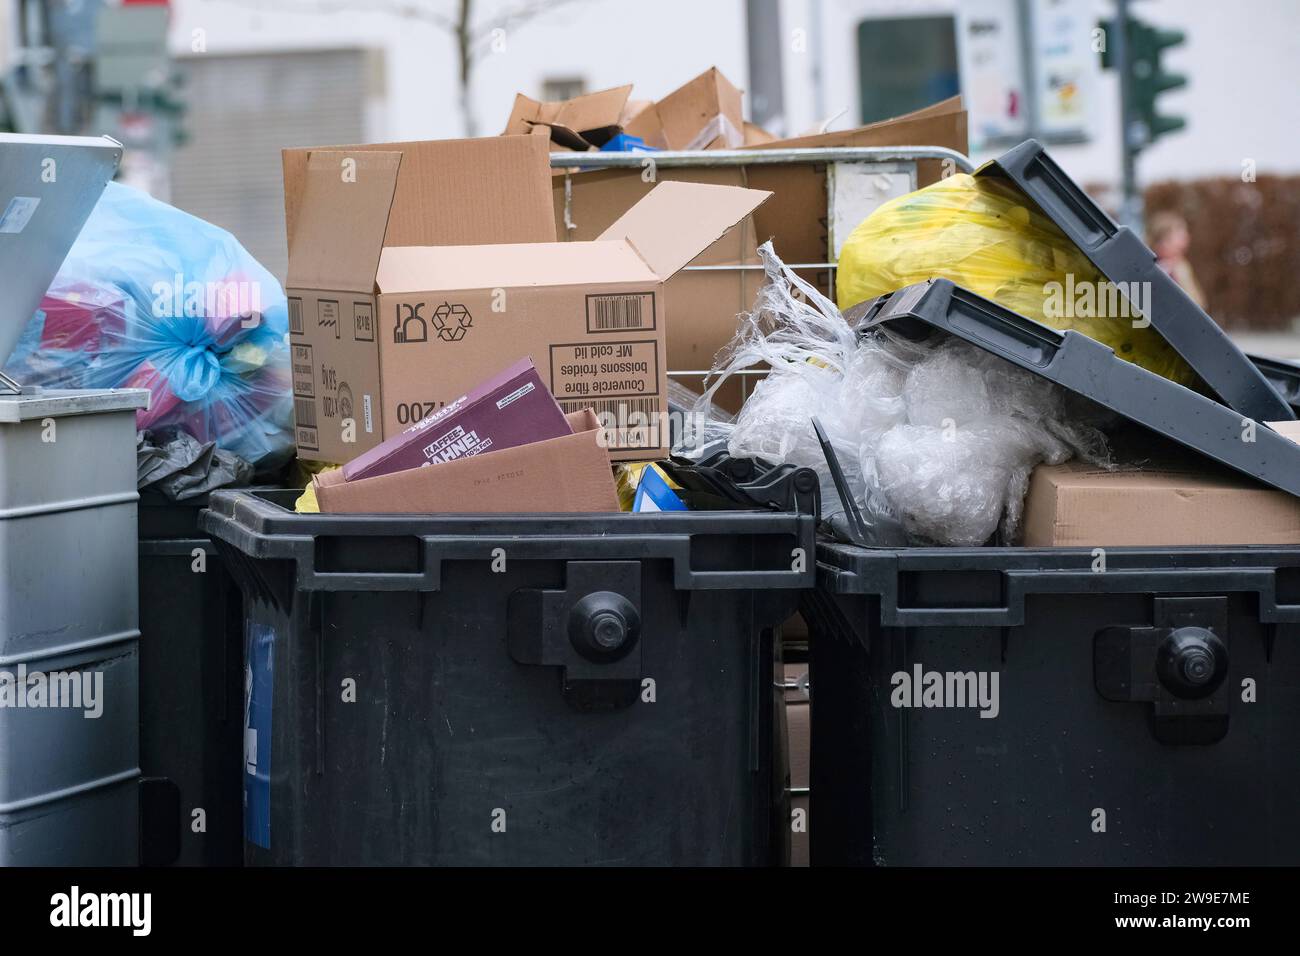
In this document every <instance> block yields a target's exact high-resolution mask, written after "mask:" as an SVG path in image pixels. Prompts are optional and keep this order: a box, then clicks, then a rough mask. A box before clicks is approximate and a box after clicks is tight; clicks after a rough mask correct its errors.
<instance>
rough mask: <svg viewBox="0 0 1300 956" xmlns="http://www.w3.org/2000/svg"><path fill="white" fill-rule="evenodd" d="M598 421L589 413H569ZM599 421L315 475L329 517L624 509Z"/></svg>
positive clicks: (318, 496) (580, 418) (317, 496)
mask: <svg viewBox="0 0 1300 956" xmlns="http://www.w3.org/2000/svg"><path fill="white" fill-rule="evenodd" d="M569 418H570V420H571V421H572V420H573V419H574V418H578V419H579V420H580V421H581V422H582V423H583V424H587V425H594V423H595V422H596V418H595V415H593V414H592V413H591V412H590V410H584V412H579V413H575V414H574V415H572V416H569ZM600 435H601V432H600V429H599V427H598V426H596V427H591V428H587V429H586V430H584V431H580V432H575V433H574V434H572V435H564V436H562V437H560V438H551V439H548V440H546V441H539V442H534V443H532V444H531V445H519V446H517V447H515V448H507V449H504V450H502V451H493V452H486V453H484V454H482V455H474V456H473V457H470V458H458V459H456V460H455V461H449V462H444V463H443V464H440V465H430V466H429V467H427V468H411V469H408V470H406V471H399V472H396V473H394V474H391V475H381V476H380V477H378V478H362V479H359V480H357V481H343V480H342V472H341V471H337V472H326V473H324V474H321V475H317V476H316V477H315V478H314V479H313V483H314V487H315V489H316V498H317V500H318V501H319V503H320V509H321V511H322V512H324V513H328V514H340V513H342V514H500V513H505V512H531V513H544V512H555V513H573V512H584V511H601V512H603V511H618V510H619V505H618V494H617V492H616V490H615V487H614V477H613V472H612V471H611V468H610V461H609V452H608V451H607V450H606V449H605V447H604V446H603V445H602V443H601V440H600Z"/></svg>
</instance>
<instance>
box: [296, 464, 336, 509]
mask: <svg viewBox="0 0 1300 956" xmlns="http://www.w3.org/2000/svg"><path fill="white" fill-rule="evenodd" d="M339 467H340V466H338V465H327V464H325V463H324V462H319V461H303V460H301V459H298V460H296V461H295V462H294V468H293V473H292V474H291V476H290V479H289V484H290V486H291V487H301V488H302V494H300V495H299V496H298V498H297V500H295V501H294V503H293V510H294V511H296V512H298V514H300V515H303V514H309V515H314V514H320V503H319V502H318V501H317V500H316V488H315V486H314V485H312V482H311V479H312V476H313V475H321V474H324V473H325V472H327V471H336V470H337V469H338V468H339Z"/></svg>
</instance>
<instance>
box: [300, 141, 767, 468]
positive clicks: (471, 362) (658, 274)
mask: <svg viewBox="0 0 1300 956" xmlns="http://www.w3.org/2000/svg"><path fill="white" fill-rule="evenodd" d="M454 142H455V141H453V143H454ZM462 142H468V143H476V144H489V146H490V145H491V144H507V145H509V146H510V147H511V148H512V149H513V150H515V151H517V152H521V153H523V154H525V155H527V156H530V157H533V159H534V160H535V162H534V161H530V163H529V164H526V165H525V166H524V168H522V169H519V170H517V171H516V174H515V175H505V176H503V178H502V179H501V181H498V182H495V183H492V184H491V185H488V184H487V183H486V182H484V179H483V176H482V175H481V170H480V171H475V172H473V173H469V172H466V171H464V170H463V169H462V168H461V161H459V160H457V159H456V154H455V151H453V152H452V154H451V155H449V156H448V163H449V166H448V168H447V169H446V170H445V171H444V175H445V176H446V177H447V178H451V179H453V180H454V179H457V178H460V177H463V182H462V184H463V185H464V186H465V187H466V191H465V192H462V193H458V195H459V197H460V200H459V201H460V204H461V207H463V208H460V209H459V214H460V216H459V218H458V217H457V216H451V217H450V219H449V220H448V222H447V225H446V229H445V231H444V230H443V228H441V226H440V225H439V221H438V218H437V217H438V214H439V212H440V211H441V210H443V209H444V208H447V207H449V206H452V207H453V208H452V211H453V212H455V211H457V210H456V208H454V204H449V203H445V202H440V203H433V204H429V203H424V202H422V201H421V200H422V198H424V197H425V195H426V194H425V193H424V192H419V191H417V192H416V193H415V194H414V195H412V194H411V191H410V190H407V196H408V200H409V201H410V202H412V203H413V204H414V205H415V206H416V207H418V209H419V210H421V211H422V212H423V214H424V215H426V216H432V217H433V218H434V222H433V223H428V222H423V220H421V222H422V225H421V227H420V229H419V230H418V231H417V230H415V229H413V228H409V227H408V223H410V221H411V219H412V216H413V214H412V212H411V209H410V208H408V207H406V206H402V205H401V203H400V202H399V198H400V196H401V195H402V192H403V186H402V184H403V183H404V182H406V181H407V180H406V177H407V175H408V172H409V168H408V167H407V159H408V156H407V153H408V150H406V149H394V150H383V149H369V150H360V149H355V150H354V149H352V148H347V149H342V150H309V151H307V153H306V155H305V156H299V155H298V154H297V153H295V154H294V155H293V157H292V158H293V161H294V167H293V170H292V171H293V174H294V183H295V184H296V185H295V188H293V189H290V179H289V175H290V162H289V160H290V156H289V154H286V166H285V168H286V189H287V190H288V191H289V194H290V195H292V197H293V201H294V206H295V214H294V216H293V217H292V221H293V223H294V225H293V229H292V231H291V233H290V245H289V282H288V286H289V291H288V294H289V299H290V329H291V333H292V360H293V372H294V395H295V401H294V407H295V413H296V418H297V435H298V447H299V456H300V457H302V458H304V459H307V460H317V461H330V462H335V463H339V464H342V463H346V462H348V461H350V460H351V459H352V458H354V457H356V456H357V455H358V454H361V453H362V452H365V451H367V450H368V449H370V448H372V447H374V446H375V445H377V444H378V443H379V442H380V441H382V440H383V439H385V438H388V437H391V436H393V435H395V434H397V433H398V432H400V431H402V430H403V429H404V428H406V427H407V426H409V425H411V424H413V423H415V422H417V421H419V420H420V419H422V418H424V417H426V416H427V415H429V414H430V413H432V412H434V411H436V410H437V409H439V408H441V407H442V406H443V405H445V404H446V403H448V402H450V401H454V400H455V399H456V398H458V397H459V396H461V395H463V394H465V393H466V392H467V391H469V390H470V389H471V388H473V387H474V385H475V384H477V383H478V382H479V381H481V380H482V379H483V378H484V377H485V376H487V375H489V374H491V373H492V372H493V371H495V370H497V369H499V368H500V367H501V366H502V365H503V364H506V363H510V362H513V361H516V360H518V359H522V358H524V357H527V356H532V357H533V358H534V359H535V360H536V361H537V364H538V370H539V372H540V373H541V376H542V379H543V381H544V382H546V384H547V387H548V388H550V389H551V391H552V393H553V394H554V395H555V397H556V398H557V399H558V400H559V401H560V402H561V407H562V408H563V409H564V410H565V411H566V412H570V411H576V410H578V409H580V408H584V407H593V408H595V409H596V411H597V412H598V414H600V415H601V417H602V420H603V421H605V422H606V423H607V425H609V427H610V428H611V436H610V440H611V451H612V455H613V457H614V458H615V459H616V460H635V459H638V458H652V457H656V456H658V455H662V454H665V453H666V451H667V448H666V443H667V432H668V428H667V412H668V402H667V366H666V362H665V360H664V335H665V321H666V318H665V306H664V294H663V284H664V281H665V280H666V279H668V278H669V277H670V276H672V275H673V274H674V273H675V272H676V271H677V270H678V269H680V268H681V267H682V266H684V265H685V264H686V263H687V262H689V261H690V260H691V259H693V258H695V257H696V256H697V255H698V254H699V253H700V252H701V251H703V250H704V249H706V248H708V247H709V246H710V245H711V244H712V243H713V242H714V241H715V240H717V239H718V238H719V237H720V236H722V235H723V234H724V233H726V232H727V231H728V229H730V228H731V227H732V226H733V225H734V224H735V223H736V222H738V221H740V220H743V219H745V217H747V216H748V215H749V214H750V213H751V212H752V211H753V210H754V209H755V208H757V207H758V206H759V205H760V204H761V203H762V202H763V201H764V200H765V199H767V198H768V195H769V194H768V193H765V192H762V191H758V190H750V189H741V188H735V187H724V186H703V185H697V184H686V183H663V184H661V185H660V186H659V187H658V188H656V189H655V190H653V191H652V192H651V193H650V194H648V195H647V196H646V197H645V198H644V199H643V200H642V201H641V202H639V203H637V204H636V205H635V206H633V207H632V208H631V209H629V210H627V211H626V212H625V213H624V214H623V215H622V216H620V217H619V218H618V219H617V221H615V222H613V223H612V224H611V225H610V226H609V227H608V228H607V229H605V230H604V231H603V232H602V233H601V234H600V235H599V236H598V237H596V239H595V240H594V241H591V242H566V243H558V242H556V241H555V231H554V220H553V217H552V213H551V210H550V208H549V205H547V206H546V207H545V209H544V212H539V211H538V210H537V209H536V208H535V207H536V206H537V199H538V198H539V196H548V197H549V194H548V193H547V192H546V191H547V190H548V189H549V184H550V176H549V171H548V168H547V167H546V166H545V160H546V151H545V150H546V145H547V143H546V140H545V138H544V137H540V136H518V137H510V136H504V137H495V138H489V139H484V140H477V141H475V140H471V141H462ZM444 145H445V144H421V145H420V148H419V150H418V152H421V153H423V152H427V151H433V152H437V151H438V150H437V149H434V148H435V147H442V146H444ZM426 147H428V149H426ZM457 148H458V149H459V146H458V147H457ZM478 149H479V150H480V151H482V150H483V148H482V147H478ZM478 158H479V159H480V160H481V161H482V163H483V165H484V167H485V168H486V169H487V170H488V171H489V173H492V172H495V173H496V174H498V175H499V174H501V173H502V164H501V163H500V162H493V160H494V158H498V159H499V157H498V156H497V154H496V153H495V152H493V151H492V150H486V151H483V152H482V155H481V156H479V157H478ZM300 167H301V168H300ZM434 168H438V167H430V166H422V167H421V168H420V169H419V170H418V172H419V177H418V179H419V181H423V179H424V177H425V175H426V174H427V173H429V172H431V171H432V170H433V169H434ZM341 169H342V170H344V171H345V172H349V173H350V174H351V175H350V176H341V175H340V170H341ZM403 170H408V172H403ZM434 178H435V179H436V177H434ZM427 185H428V193H429V194H431V195H438V194H439V192H440V191H441V190H443V189H444V187H443V186H442V184H440V183H433V182H431V183H428V184H427ZM516 187H518V188H519V189H520V191H521V192H522V193H523V197H522V199H521V202H522V207H521V208H522V214H523V216H524V219H523V221H522V222H521V223H519V224H516V225H514V226H512V227H511V228H505V227H504V226H502V227H501V228H499V229H495V230H487V231H486V234H487V235H493V236H501V235H517V234H520V233H523V234H526V235H530V236H534V238H533V239H531V240H529V241H526V242H509V243H484V242H482V241H478V244H474V245H464V244H447V243H446V242H445V241H443V240H444V239H445V237H447V236H459V235H465V234H473V235H475V236H476V237H477V238H478V240H481V239H482V237H483V235H484V234H485V233H484V231H483V230H482V229H471V228H469V227H468V225H467V224H461V222H460V219H463V218H466V217H472V215H473V213H472V211H473V210H474V209H475V208H476V206H477V204H478V203H479V202H480V201H483V202H484V203H486V204H487V208H488V210H489V211H490V212H491V213H492V214H493V217H494V218H495V217H496V214H497V212H498V211H504V210H503V208H502V207H504V206H507V205H508V204H509V196H510V195H511V194H512V192H513V191H514V190H515V188H516ZM503 197H505V198H503ZM287 201H288V200H287ZM542 216H545V218H546V220H547V222H548V224H549V225H548V228H547V229H546V230H545V235H544V236H543V237H541V238H536V234H537V233H538V232H539V231H540V230H539V229H538V226H539V225H540V223H539V222H538V221H537V220H540V219H541V218H542ZM417 218H418V217H417Z"/></svg>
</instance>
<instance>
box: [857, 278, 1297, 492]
mask: <svg viewBox="0 0 1300 956" xmlns="http://www.w3.org/2000/svg"><path fill="white" fill-rule="evenodd" d="M845 318H846V319H847V320H848V321H849V322H850V323H851V324H853V325H854V326H855V327H857V328H858V329H859V330H860V331H862V330H866V329H868V328H870V327H872V326H875V325H879V324H882V323H891V324H893V325H894V326H895V328H896V329H897V330H898V331H900V332H902V333H904V334H908V332H909V326H911V331H912V332H915V331H916V330H917V323H918V322H919V323H921V327H922V328H925V329H928V328H934V329H939V330H942V331H944V332H947V333H948V334H950V335H955V336H957V337H958V338H960V339H964V340H965V341H967V342H970V343H971V344H972V345H976V346H978V347H979V348H982V349H984V350H985V351H986V352H991V353H992V354H994V355H997V356H1000V357H1001V358H1004V359H1006V360H1007V361H1009V362H1012V363H1014V364H1016V365H1019V366H1020V367H1021V368H1024V369H1027V370H1029V371H1030V372H1033V373H1034V374H1036V375H1040V376H1042V377H1043V378H1045V379H1048V380H1049V381H1052V382H1055V383H1056V384H1058V385H1061V386H1063V387H1065V388H1068V389H1069V390H1070V391H1072V392H1076V393H1078V394H1079V395H1082V396H1084V397H1085V398H1089V399H1091V400H1092V401H1094V402H1096V403H1097V404H1098V405H1101V406H1103V407H1104V408H1108V409H1110V410H1111V411H1113V412H1116V413H1117V414H1120V415H1123V416H1124V417H1125V418H1127V419H1129V420H1130V421H1133V422H1136V423H1137V424H1139V425H1143V426H1145V427H1147V428H1149V429H1151V430H1152V431H1154V432H1156V433H1158V434H1160V435H1163V436H1165V437H1166V438H1169V439H1172V440H1173V441H1176V442H1178V443H1179V444H1180V445H1183V446H1184V447H1186V448H1190V449H1191V450H1192V451H1196V452H1200V453H1201V454H1203V455H1205V456H1207V457H1209V458H1212V459H1214V460H1215V461H1218V462H1221V463H1222V464H1224V465H1227V466H1228V467H1229V468H1233V469H1236V470H1237V471H1239V472H1242V473H1243V474H1246V475H1250V476H1251V477H1252V478H1257V479H1259V480H1260V481H1263V482H1265V483H1266V484H1269V485H1272V486H1273V487H1274V488H1280V489H1281V490H1283V491H1286V492H1289V493H1291V494H1293V495H1300V444H1296V443H1295V442H1293V441H1292V440H1291V439H1289V438H1285V437H1283V436H1282V435H1280V434H1278V433H1277V432H1275V431H1273V430H1272V429H1270V428H1268V427H1267V426H1265V425H1262V424H1257V423H1256V422H1255V421H1252V420H1250V419H1249V418H1246V417H1243V415H1242V413H1241V412H1239V411H1235V410H1233V409H1231V408H1228V407H1227V406H1226V405H1221V404H1220V403H1219V402H1216V401H1215V400H1214V399H1212V398H1207V397H1206V396H1204V395H1201V394H1198V393H1197V392H1194V391H1192V390H1191V389H1189V388H1185V387H1184V386H1182V385H1179V384H1177V383H1176V382H1171V381H1170V380H1169V379H1167V378H1164V377H1163V376H1160V375H1157V374H1156V373H1154V372H1149V371H1147V370H1146V369H1144V368H1142V367H1140V366H1138V365H1134V364H1133V363H1132V362H1128V361H1125V360H1124V359H1121V358H1119V357H1117V356H1116V355H1115V353H1114V352H1113V351H1112V350H1111V349H1110V348H1108V347H1107V346H1105V345H1102V344H1101V343H1100V342H1098V341H1096V340H1095V339H1091V338H1089V337H1088V336H1086V335H1083V334H1082V333H1080V332H1075V331H1073V330H1071V331H1066V332H1059V331H1057V330H1056V329H1053V328H1049V327H1048V326H1046V325H1041V324H1039V323H1038V322H1034V321H1033V320H1032V319H1027V318H1025V317H1024V316H1023V315H1020V314H1019V313H1017V312H1012V311H1011V310H1010V309H1006V308H1003V307H1002V306H1000V305H998V304H996V303H994V302H990V301H989V300H988V299H984V298H981V297H980V296H978V295H976V294H975V293H973V292H971V291H969V290H967V289H963V288H962V287H961V286H958V285H954V284H953V283H952V282H950V281H949V280H947V279H931V280H929V281H928V282H921V283H917V284H916V285H910V286H906V287H905V288H902V289H899V290H898V291H897V292H893V293H890V294H889V295H885V296H881V297H880V298H877V299H872V300H871V301H869V302H863V303H861V304H860V305H856V306H854V307H853V308H852V309H850V310H849V311H848V312H847V313H846V314H845ZM1287 410H1288V412H1289V411H1290V406H1287ZM1289 418H1290V416H1289V415H1288V416H1287V419H1279V421H1284V420H1288V419H1289Z"/></svg>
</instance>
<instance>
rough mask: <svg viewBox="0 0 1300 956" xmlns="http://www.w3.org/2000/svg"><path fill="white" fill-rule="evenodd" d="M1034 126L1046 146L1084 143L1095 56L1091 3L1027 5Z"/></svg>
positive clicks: (1066, 0)
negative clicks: (1063, 143)
mask: <svg viewBox="0 0 1300 956" xmlns="http://www.w3.org/2000/svg"><path fill="white" fill-rule="evenodd" d="M1029 21H1030V23H1029V30H1030V38H1031V43H1030V47H1031V49H1032V50H1033V52H1034V56H1033V63H1032V71H1031V76H1032V79H1031V82H1032V83H1033V86H1034V88H1033V93H1034V95H1033V97H1032V100H1033V103H1034V112H1035V115H1034V120H1035V122H1034V126H1035V129H1036V130H1037V132H1038V134H1039V136H1040V137H1042V138H1043V139H1045V140H1047V141H1048V142H1061V141H1068V140H1078V139H1086V138H1087V136H1088V133H1089V114H1088V109H1089V99H1090V96H1091V93H1092V89H1093V84H1092V81H1093V77H1094V76H1095V73H1096V70H1097V69H1098V54H1097V53H1096V52H1095V51H1094V50H1093V39H1094V31H1095V29H1096V27H1097V23H1096V16H1095V11H1094V10H1093V4H1092V3H1091V2H1090V0H1031V3H1030V16H1029Z"/></svg>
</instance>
